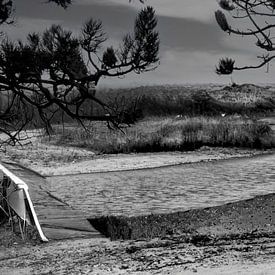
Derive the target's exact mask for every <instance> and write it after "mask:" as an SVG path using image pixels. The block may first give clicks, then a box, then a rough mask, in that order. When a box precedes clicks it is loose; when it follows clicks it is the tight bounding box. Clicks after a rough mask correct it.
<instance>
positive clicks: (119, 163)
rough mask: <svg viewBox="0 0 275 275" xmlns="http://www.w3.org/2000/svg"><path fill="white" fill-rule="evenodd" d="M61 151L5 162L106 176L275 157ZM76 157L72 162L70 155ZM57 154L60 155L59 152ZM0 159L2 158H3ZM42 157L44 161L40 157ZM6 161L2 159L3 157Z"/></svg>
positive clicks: (23, 153)
mask: <svg viewBox="0 0 275 275" xmlns="http://www.w3.org/2000/svg"><path fill="white" fill-rule="evenodd" d="M65 149H66V148H62V151H61V155H59V156H58V157H56V158H54V157H53V156H52V152H55V148H51V147H50V148H49V149H47V148H44V150H41V148H38V149H37V150H40V154H37V152H36V150H35V149H33V151H30V152H28V150H16V149H13V156H12V157H7V156H6V157H5V158H4V161H16V162H18V160H20V161H19V164H20V165H23V166H24V167H26V168H29V169H32V170H34V171H35V172H37V173H39V174H41V175H42V176H45V177H55V176H70V175H79V174H91V173H107V172H117V171H131V170H142V169H157V168H161V167H169V166H176V165H187V164H195V163H203V162H210V161H221V160H230V159H232V160H233V159H241V158H249V157H256V156H262V155H268V154H273V153H274V152H275V151H274V149H270V150H257V149H243V148H224V147H206V146H205V147H202V148H200V149H198V150H194V151H184V152H181V151H172V152H157V153H136V154H135V153H132V154H110V155H108V154H105V155H95V154H93V153H92V152H90V151H86V150H83V149H79V148H70V150H68V152H66V151H65ZM72 152H73V153H74V154H75V157H74V156H72V157H71V158H70V159H67V158H69V157H68V156H67V155H65V156H64V157H63V154H72ZM57 154H58V152H57ZM0 156H1V155H0ZM41 156H42V158H41ZM2 159H3V158H2Z"/></svg>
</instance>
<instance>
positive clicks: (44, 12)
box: [5, 0, 274, 87]
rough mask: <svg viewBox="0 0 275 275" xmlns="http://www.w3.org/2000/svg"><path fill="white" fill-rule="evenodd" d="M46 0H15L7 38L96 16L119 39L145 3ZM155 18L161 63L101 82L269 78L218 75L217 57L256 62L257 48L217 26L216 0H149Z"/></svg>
mask: <svg viewBox="0 0 275 275" xmlns="http://www.w3.org/2000/svg"><path fill="white" fill-rule="evenodd" d="M45 2H47V1H46V0H23V1H22V0H15V7H16V11H15V15H16V17H15V20H16V24H15V25H13V26H8V27H5V31H6V32H7V34H8V36H9V37H10V39H24V38H25V37H26V35H27V34H28V33H29V32H42V31H43V30H45V29H46V28H48V27H49V26H51V25H52V24H60V25H62V26H63V27H65V28H68V29H71V30H73V31H74V33H75V34H78V33H79V31H80V29H81V26H82V24H83V23H84V22H85V21H87V20H88V19H89V18H91V17H92V18H94V19H100V20H101V21H102V24H103V26H104V30H105V32H106V33H107V35H108V38H109V39H108V42H106V46H108V45H110V44H114V45H117V44H118V43H119V41H121V39H122V37H123V36H124V35H125V34H126V33H129V32H132V30H133V26H134V20H135V17H136V15H137V12H138V11H139V10H140V9H141V8H142V7H144V5H142V4H141V3H139V2H138V1H137V0H132V1H131V3H129V1H128V0H74V1H73V5H72V6H71V7H70V8H68V9H66V10H63V9H62V8H59V7H57V6H56V5H54V4H46V3H45ZM145 4H146V5H150V6H153V7H154V9H155V11H156V15H157V18H158V26H157V29H158V31H159V36H160V53H159V56H160V64H159V66H158V68H156V69H155V70H154V71H152V72H146V73H142V74H138V75H137V74H134V73H132V74H131V75H128V76H126V77H125V78H123V79H117V78H116V79H114V78H112V79H110V78H106V79H102V80H101V82H100V85H101V86H103V87H105V86H106V87H120V86H123V87H125V86H141V85H165V84H170V85H173V84H176V85H181V84H202V83H223V84H229V83H231V81H232V79H233V81H234V82H236V83H240V84H241V83H248V82H249V83H255V84H257V83H273V82H274V81H273V79H272V75H273V73H274V70H273V68H272V65H271V66H270V70H269V73H266V68H263V69H260V70H249V71H243V72H234V74H233V76H232V79H231V77H230V76H218V75H217V74H216V73H215V66H216V64H217V63H218V60H219V58H221V57H224V56H228V57H231V58H233V59H236V65H240V66H242V65H247V64H257V61H258V60H257V58H256V57H257V55H260V54H261V51H260V49H258V48H257V47H256V46H255V45H254V42H253V41H252V40H250V39H247V38H242V37H237V36H233V35H231V36H229V35H228V34H226V33H224V32H223V31H222V30H220V28H219V27H218V25H217V23H216V21H215V17H214V13H215V11H216V10H217V9H219V6H218V4H217V1H216V0H203V1H202V0H147V1H146V2H145Z"/></svg>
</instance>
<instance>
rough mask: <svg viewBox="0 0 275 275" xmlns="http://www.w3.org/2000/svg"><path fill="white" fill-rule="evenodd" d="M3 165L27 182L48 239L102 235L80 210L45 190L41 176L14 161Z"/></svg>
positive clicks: (44, 183) (44, 181)
mask: <svg viewBox="0 0 275 275" xmlns="http://www.w3.org/2000/svg"><path fill="white" fill-rule="evenodd" d="M3 165H4V166H5V167H6V168H7V169H9V170H10V171H11V172H12V173H13V174H15V175H16V176H17V177H19V178H20V179H21V180H23V181H24V182H25V183H26V184H27V185H28V188H29V193H30V196H31V199H32V202H33V205H34V209H35V212H36V214H37V217H38V220H39V222H40V224H41V227H42V230H43V232H44V234H45V235H46V236H47V238H48V239H50V240H61V239H71V238H84V237H85V238H98V237H100V238H102V237H103V235H101V234H100V233H99V232H98V231H97V230H96V229H95V228H94V227H93V226H92V225H91V224H90V223H89V222H88V220H87V219H85V217H84V216H83V214H82V213H81V211H79V210H76V209H73V207H71V206H69V205H67V204H66V203H64V202H62V201H61V200H60V199H58V198H56V197H55V196H52V195H51V194H50V193H49V192H48V190H47V189H46V187H47V181H46V179H45V178H44V177H42V176H41V175H39V174H38V173H36V172H34V171H31V170H29V169H26V168H24V167H22V166H21V165H18V164H16V163H3Z"/></svg>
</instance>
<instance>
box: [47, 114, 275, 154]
mask: <svg viewBox="0 0 275 275" xmlns="http://www.w3.org/2000/svg"><path fill="white" fill-rule="evenodd" d="M89 129H90V131H89V130H88V131H87V130H84V129H83V128H81V127H70V128H64V129H61V128H58V127H56V128H55V134H54V136H52V137H51V143H54V144H56V145H63V146H76V147H82V148H86V149H90V150H92V151H94V152H97V153H105V154H110V153H133V152H161V151H186V150H194V149H197V148H200V147H201V146H213V147H215V146H224V147H244V148H271V147H274V145H275V141H274V137H273V136H272V133H271V129H270V127H269V126H268V125H267V124H264V123H259V122H256V121H253V120H251V119H247V118H241V117H236V116H228V117H220V116H219V117H203V116H198V117H181V118H171V117H170V118H169V117H168V118H156V117H152V118H147V119H146V120H143V121H140V122H138V123H137V124H135V125H134V126H132V127H128V128H124V129H122V130H109V129H107V128H106V126H104V125H103V124H100V123H97V124H94V125H93V126H92V129H91V128H89Z"/></svg>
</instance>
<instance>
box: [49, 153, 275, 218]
mask: <svg viewBox="0 0 275 275" xmlns="http://www.w3.org/2000/svg"><path fill="white" fill-rule="evenodd" d="M48 181H49V189H50V191H51V192H52V193H53V194H54V195H56V196H58V197H60V198H61V199H63V200H64V201H66V202H67V203H69V204H70V205H72V206H74V207H76V208H78V209H82V210H83V211H84V212H85V213H86V214H88V215H89V216H95V215H110V214H114V215H140V214H148V213H159V212H171V211H178V210H187V209H190V208H197V207H204V206H213V205H218V204H222V203H225V202H230V201H235V200H239V199H245V198H249V197H253V196H255V195H260V194H267V193H272V192H275V154H272V155H266V156H261V157H255V158H250V159H238V160H228V161H218V162H212V163H200V164H188V165H179V166H173V167H164V168H156V169H148V170H136V171H124V172H110V173H96V174H83V175H75V176H71V175H70V176H62V177H51V178H48Z"/></svg>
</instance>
